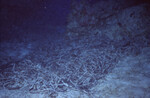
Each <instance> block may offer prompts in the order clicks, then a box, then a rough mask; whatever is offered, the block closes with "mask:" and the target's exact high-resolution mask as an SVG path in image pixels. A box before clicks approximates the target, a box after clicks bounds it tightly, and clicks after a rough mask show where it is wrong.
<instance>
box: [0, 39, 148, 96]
mask: <svg viewBox="0 0 150 98" xmlns="http://www.w3.org/2000/svg"><path fill="white" fill-rule="evenodd" d="M56 41H59V40H56ZM48 42H51V40H47V39H45V40H40V41H38V40H37V41H31V42H26V43H25V42H2V43H1V44H0V45H1V48H0V61H1V65H5V64H6V65H7V64H10V66H13V67H12V69H11V70H12V71H14V72H13V74H11V75H10V76H11V78H10V79H14V80H15V81H17V82H16V83H15V84H14V85H19V88H15V87H14V89H13V87H12V89H11V87H8V86H6V85H7V82H8V84H9V83H10V82H9V81H8V80H7V81H6V83H3V84H5V86H4V85H2V83H1V87H0V98H150V47H146V48H143V50H142V52H141V53H140V54H138V55H130V54H129V55H128V56H124V57H123V58H121V59H120V60H119V61H118V63H117V64H116V67H115V68H114V69H113V70H112V71H111V72H110V73H108V74H107V75H106V76H105V77H104V78H102V79H100V80H97V84H96V85H95V86H93V87H92V88H91V89H90V91H91V92H90V93H87V92H86V91H84V90H78V89H74V88H72V87H69V86H68V89H67V90H66V91H64V92H63V91H60V92H57V93H48V90H47V92H46V93H43V92H44V91H42V90H41V91H39V92H31V91H30V90H29V89H28V88H31V87H30V86H31V84H32V83H35V81H37V80H42V79H44V78H43V77H45V75H46V74H47V75H48V74H51V72H49V70H48V69H46V68H45V67H42V63H40V62H39V63H38V61H37V63H36V61H35V62H34V61H33V60H31V59H33V58H30V59H29V58H28V55H33V54H34V55H37V56H35V57H36V58H38V57H39V58H40V56H45V55H46V54H47V52H46V51H45V50H44V49H47V48H46V47H48V46H49V44H48ZM60 44H62V41H60ZM46 45H47V46H46ZM39 46H41V47H39ZM42 47H43V48H42ZM64 47H65V48H67V46H64ZM37 48H39V50H40V51H44V52H42V53H40V52H36V51H39V50H38V49H37ZM64 50H65V49H64ZM64 50H63V49H61V50H59V52H60V51H64ZM51 52H52V54H53V55H54V51H49V52H48V53H49V54H51ZM33 57H34V56H33ZM26 58H28V59H26ZM25 59H26V60H25ZM40 59H41V58H40ZM47 60H51V59H47ZM19 61H20V62H22V61H23V62H24V63H25V62H27V63H28V65H32V66H33V67H32V68H29V66H23V67H20V68H24V67H26V68H25V69H24V70H21V71H19V72H18V71H17V70H18V69H17V66H22V65H15V64H17V63H16V62H19ZM14 62H15V63H14ZM47 62H48V61H47ZM68 62H69V61H68ZM13 64H14V65H15V66H14V65H13ZM18 64H20V63H18ZM34 65H35V66H34ZM10 68H11V67H10ZM34 68H35V69H36V71H39V72H38V75H37V76H32V75H29V76H27V77H24V76H22V75H23V73H24V72H25V71H27V70H29V69H34ZM8 70H9V65H8ZM61 71H62V70H61ZM17 72H18V73H17ZM21 74H22V75H21ZM0 75H1V76H0V79H1V81H2V80H3V79H4V78H6V77H4V76H3V74H2V73H1V74H0ZM10 76H8V77H10ZM18 77H20V78H21V77H22V78H24V79H23V81H21V80H19V78H18ZM29 77H32V78H30V79H28V78H29ZM54 77H55V75H54ZM17 79H18V80H17ZM17 83H18V84H17ZM44 83H46V82H43V84H44ZM10 84H11V83H10ZM12 84H13V83H12ZM28 84H30V85H28ZM43 84H42V85H43ZM14 85H13V86H14ZM66 85H67V84H66ZM2 86H4V87H2Z"/></svg>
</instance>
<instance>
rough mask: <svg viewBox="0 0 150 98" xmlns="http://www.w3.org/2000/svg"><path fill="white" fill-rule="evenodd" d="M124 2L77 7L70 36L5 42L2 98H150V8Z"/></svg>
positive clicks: (0, 55)
mask: <svg viewBox="0 0 150 98" xmlns="http://www.w3.org/2000/svg"><path fill="white" fill-rule="evenodd" d="M95 1H96V0H95ZM123 1H124V0H122V2H120V3H118V2H117V3H112V2H111V0H108V1H107V2H106V1H100V2H98V1H97V2H96V3H94V2H92V1H90V0H89V2H90V3H89V2H86V0H83V2H80V3H79V2H73V3H72V13H70V15H69V16H68V25H67V32H66V36H61V35H59V37H58V35H57V36H56V35H53V36H51V35H50V34H45V35H43V36H41V35H39V36H38V35H36V37H35V39H34V40H33V39H32V37H31V35H30V34H29V35H27V37H26V38H28V39H25V40H26V41H24V40H23V41H18V40H17V39H16V40H15V41H6V42H1V43H0V98H150V93H149V92H150V32H149V27H150V14H149V13H148V12H150V8H149V7H150V5H149V4H147V3H142V4H141V3H136V4H134V2H131V3H130V4H129V5H128V4H126V5H124V2H123ZM78 3H79V4H78ZM104 5H107V6H109V7H105V6H104ZM123 5H124V6H123ZM97 11H98V12H99V13H97ZM60 28H61V27H60ZM60 28H57V29H58V30H56V33H57V32H60V31H59V29H60ZM28 36H29V37H28ZM32 36H35V35H32ZM49 36H50V37H49ZM39 39H40V40H39Z"/></svg>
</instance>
